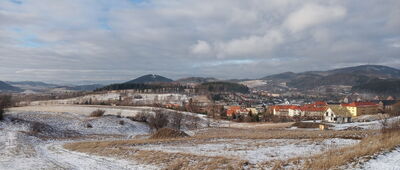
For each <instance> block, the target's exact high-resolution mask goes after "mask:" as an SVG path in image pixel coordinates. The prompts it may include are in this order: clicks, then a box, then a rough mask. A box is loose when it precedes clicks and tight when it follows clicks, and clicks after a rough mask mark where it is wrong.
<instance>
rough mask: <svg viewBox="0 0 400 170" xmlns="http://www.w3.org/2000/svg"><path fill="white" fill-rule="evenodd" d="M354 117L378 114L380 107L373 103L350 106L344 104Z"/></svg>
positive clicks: (356, 103) (359, 103)
mask: <svg viewBox="0 0 400 170" xmlns="http://www.w3.org/2000/svg"><path fill="white" fill-rule="evenodd" d="M341 106H342V107H345V108H346V109H347V110H349V112H350V113H351V115H352V116H353V117H355V116H360V115H370V114H377V113H378V108H379V105H378V104H376V103H373V102H353V103H349V104H342V105H341Z"/></svg>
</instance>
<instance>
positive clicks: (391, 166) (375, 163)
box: [361, 147, 400, 170]
mask: <svg viewBox="0 0 400 170" xmlns="http://www.w3.org/2000/svg"><path fill="white" fill-rule="evenodd" d="M361 169H367V170H376V169H380V170H397V169H400V147H398V148H396V149H395V150H393V151H392V152H389V153H385V154H382V155H379V156H378V157H376V158H375V159H371V160H370V161H368V162H366V163H365V164H364V165H363V167H362V168H361Z"/></svg>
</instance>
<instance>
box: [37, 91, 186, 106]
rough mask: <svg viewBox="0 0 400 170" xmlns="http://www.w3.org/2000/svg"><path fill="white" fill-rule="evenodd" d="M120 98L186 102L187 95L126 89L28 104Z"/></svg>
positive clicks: (114, 99)
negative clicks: (139, 91) (136, 91)
mask: <svg viewBox="0 0 400 170" xmlns="http://www.w3.org/2000/svg"><path fill="white" fill-rule="evenodd" d="M120 99H129V100H132V102H133V103H136V104H154V103H161V104H171V103H173V104H182V103H183V102H188V101H189V97H188V96H187V95H184V94H177V93H166V94H153V93H140V94H139V93H135V92H129V91H128V90H127V91H120V92H119V91H112V92H107V93H101V94H90V95H85V96H80V97H75V98H69V99H60V100H46V101H34V102H30V105H49V104H53V105H54V104H74V103H81V104H83V103H85V102H89V101H91V102H106V101H117V100H120Z"/></svg>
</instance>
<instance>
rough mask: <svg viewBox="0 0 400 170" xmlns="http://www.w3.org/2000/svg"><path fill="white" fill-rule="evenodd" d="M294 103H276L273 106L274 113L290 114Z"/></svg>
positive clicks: (279, 114) (277, 114) (280, 114)
mask: <svg viewBox="0 0 400 170" xmlns="http://www.w3.org/2000/svg"><path fill="white" fill-rule="evenodd" d="M293 106H294V105H275V106H272V113H273V114H274V115H276V116H289V109H291V108H293Z"/></svg>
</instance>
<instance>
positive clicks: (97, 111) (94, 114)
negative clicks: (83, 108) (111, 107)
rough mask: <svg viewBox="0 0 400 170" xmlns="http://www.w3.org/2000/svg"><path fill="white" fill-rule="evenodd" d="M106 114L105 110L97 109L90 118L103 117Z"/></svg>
mask: <svg viewBox="0 0 400 170" xmlns="http://www.w3.org/2000/svg"><path fill="white" fill-rule="evenodd" d="M105 112H106V111H105V110H101V109H97V110H95V111H93V112H92V113H90V117H101V116H103V115H104V113H105Z"/></svg>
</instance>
